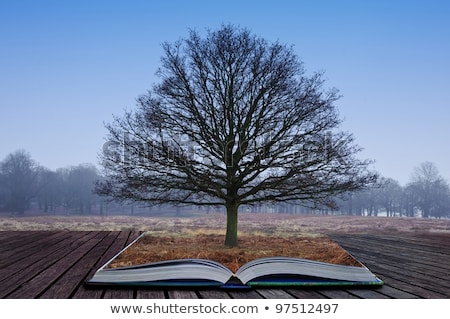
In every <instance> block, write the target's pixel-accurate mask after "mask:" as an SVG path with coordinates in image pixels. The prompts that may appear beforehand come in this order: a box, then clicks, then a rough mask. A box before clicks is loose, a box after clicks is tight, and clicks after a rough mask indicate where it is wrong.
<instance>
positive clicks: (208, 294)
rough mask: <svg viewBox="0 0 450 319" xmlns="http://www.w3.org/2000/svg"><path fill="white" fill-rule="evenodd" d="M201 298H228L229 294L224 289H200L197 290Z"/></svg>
mask: <svg viewBox="0 0 450 319" xmlns="http://www.w3.org/2000/svg"><path fill="white" fill-rule="evenodd" d="M197 293H198V294H199V296H200V298H202V299H230V298H231V297H230V295H229V294H228V293H227V292H226V291H225V290H220V289H202V290H199V291H198V292H197Z"/></svg>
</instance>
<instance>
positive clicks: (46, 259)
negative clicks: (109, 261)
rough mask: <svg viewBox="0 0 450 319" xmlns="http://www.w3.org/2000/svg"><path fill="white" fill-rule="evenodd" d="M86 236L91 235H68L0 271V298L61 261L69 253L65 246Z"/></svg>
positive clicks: (77, 233) (81, 233)
mask: <svg viewBox="0 0 450 319" xmlns="http://www.w3.org/2000/svg"><path fill="white" fill-rule="evenodd" d="M86 236H91V235H89V233H83V232H75V233H69V234H68V235H66V238H65V239H64V240H61V241H60V242H58V243H57V244H56V245H54V246H49V247H47V248H46V249H43V250H40V251H38V252H36V253H33V254H30V257H29V258H28V259H26V260H22V261H21V262H20V263H16V264H13V265H10V266H8V267H7V268H5V269H2V270H0V273H1V275H2V276H3V279H2V280H1V281H0V298H5V297H6V296H7V295H9V294H10V293H11V292H12V291H14V290H16V289H17V288H18V287H20V286H22V285H23V284H25V283H26V282H27V281H28V280H31V279H32V278H34V277H35V276H37V275H38V274H40V273H41V272H42V271H43V270H45V269H47V268H48V267H50V266H51V265H53V264H54V263H56V262H58V261H60V260H61V259H63V258H64V257H65V256H67V255H68V254H69V253H70V250H68V249H67V246H68V245H70V243H71V242H73V241H74V240H75V241H78V242H80V241H81V240H83V238H85V237H86Z"/></svg>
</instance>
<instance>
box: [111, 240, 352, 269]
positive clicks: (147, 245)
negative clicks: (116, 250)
mask: <svg viewBox="0 0 450 319" xmlns="http://www.w3.org/2000/svg"><path fill="white" fill-rule="evenodd" d="M223 240H224V237H223V235H217V234H198V235H195V236H187V237H183V236H176V237H159V236H152V235H149V234H147V235H145V236H143V237H142V238H140V239H139V240H138V241H137V242H136V243H135V244H134V245H132V246H131V247H129V248H128V249H127V250H125V251H124V252H123V253H122V254H121V255H119V256H118V257H117V258H116V259H115V260H114V261H113V262H112V263H111V264H110V265H109V267H110V268H114V267H124V266H131V265H139V264H145V263H150V262H157V261H163V260H172V259H183V258H202V259H209V260H214V261H217V262H220V263H222V264H224V265H225V266H226V267H228V268H229V269H230V270H231V271H233V272H236V270H237V269H239V267H241V266H242V265H244V264H245V263H247V262H249V261H251V260H254V259H256V258H261V257H273V256H285V257H298V258H305V259H311V260H317V261H323V262H329V263H334V264H342V265H352V266H361V264H360V263H358V261H356V260H355V259H354V258H352V257H351V256H350V255H349V254H348V253H347V252H346V251H345V250H344V249H343V248H342V247H340V246H339V245H338V244H336V243H335V242H333V241H332V240H330V239H329V238H328V237H325V236H318V237H317V236H316V237H314V236H307V237H269V236H255V235H251V236H250V235H241V236H240V237H239V247H234V248H228V247H225V246H224V245H223Z"/></svg>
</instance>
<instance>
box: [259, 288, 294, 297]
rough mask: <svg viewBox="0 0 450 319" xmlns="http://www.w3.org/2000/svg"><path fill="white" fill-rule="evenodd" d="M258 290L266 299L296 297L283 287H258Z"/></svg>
mask: <svg viewBox="0 0 450 319" xmlns="http://www.w3.org/2000/svg"><path fill="white" fill-rule="evenodd" d="M257 292H258V293H259V294H260V295H261V296H263V297H264V298H265V299H294V297H293V296H292V295H291V294H289V293H288V292H286V291H283V290H281V289H258V290H257Z"/></svg>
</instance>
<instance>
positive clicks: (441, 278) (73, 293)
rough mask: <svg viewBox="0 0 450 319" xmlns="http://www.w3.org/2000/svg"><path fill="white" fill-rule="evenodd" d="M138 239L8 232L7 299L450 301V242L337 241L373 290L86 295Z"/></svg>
mask: <svg viewBox="0 0 450 319" xmlns="http://www.w3.org/2000/svg"><path fill="white" fill-rule="evenodd" d="M136 236H138V233H135V232H129V231H121V232H108V231H95V232H78V231H77V232H75V231H31V232H13V231H2V232H0V298H281V299H284V298H376V299H380V298H449V297H450V237H449V236H448V235H447V236H444V235H441V236H430V235H414V236H410V237H408V238H407V237H402V236H387V235H330V237H331V238H333V239H334V240H335V241H336V242H338V243H339V244H341V245H342V246H343V247H344V248H346V249H347V250H348V251H349V252H350V253H351V254H353V255H354V256H355V257H356V258H357V259H358V260H360V261H361V262H362V263H364V264H365V265H366V266H367V267H368V268H369V269H371V270H372V271H373V272H374V273H376V274H377V275H378V276H379V277H380V278H381V279H383V280H384V282H385V285H384V286H383V287H381V288H376V289H374V288H372V289H362V288H359V289H356V288H353V289H317V288H314V289H312V288H302V289H255V290H246V291H224V290H196V291H194V290H177V289H165V290H155V289H153V290H149V289H147V290H145V289H86V288H85V287H84V286H83V282H84V280H86V279H87V278H89V277H90V276H92V274H93V273H94V272H95V270H96V269H97V268H99V267H100V266H101V265H103V264H104V263H105V262H106V261H107V260H109V259H110V258H111V257H112V256H113V255H115V254H116V253H117V252H118V251H119V250H120V249H122V248H123V247H124V246H125V245H126V244H127V243H129V242H130V241H131V240H133V239H134V238H136Z"/></svg>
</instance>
